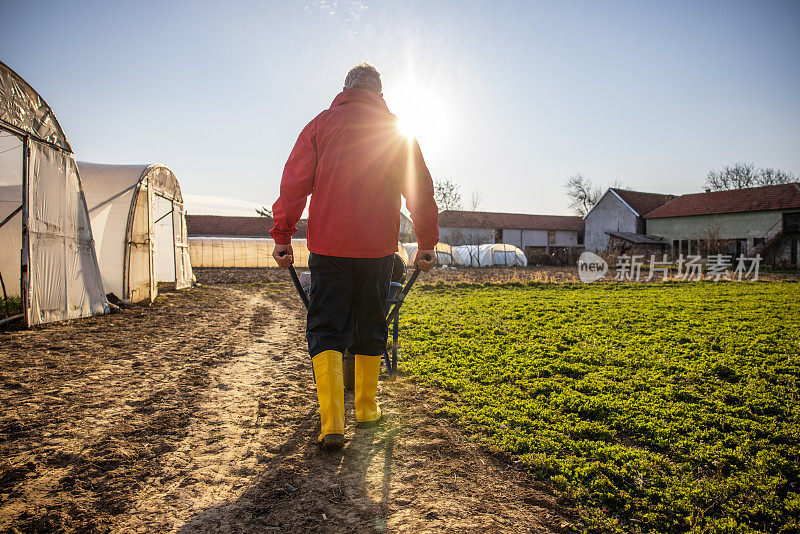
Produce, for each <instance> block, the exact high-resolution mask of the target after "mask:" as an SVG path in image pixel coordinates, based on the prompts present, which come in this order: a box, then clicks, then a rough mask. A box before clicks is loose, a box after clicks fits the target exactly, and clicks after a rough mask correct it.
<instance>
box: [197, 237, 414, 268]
mask: <svg viewBox="0 0 800 534" xmlns="http://www.w3.org/2000/svg"><path fill="white" fill-rule="evenodd" d="M397 248H398V254H400V257H401V258H403V261H405V262H406V265H408V259H407V257H408V255H407V254H405V250H402V249H403V246H402V245H401V244H400V243H398V247H397ZM274 249H275V242H274V241H273V240H272V239H269V238H257V237H210V236H209V237H190V238H189V252H190V257H191V261H192V265H193V266H194V267H277V266H278V264H277V263H275V260H274V259H273V257H272V251H273V250H274ZM292 252H293V253H294V266H295V267H296V268H306V267H308V256H309V251H308V245H307V243H306V240H305V239H292Z"/></svg>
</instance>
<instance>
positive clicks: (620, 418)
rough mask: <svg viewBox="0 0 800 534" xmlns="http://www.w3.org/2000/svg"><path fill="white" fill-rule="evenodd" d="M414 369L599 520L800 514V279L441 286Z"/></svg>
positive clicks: (713, 527)
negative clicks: (758, 281)
mask: <svg viewBox="0 0 800 534" xmlns="http://www.w3.org/2000/svg"><path fill="white" fill-rule="evenodd" d="M402 328H403V333H402V337H403V344H404V348H405V354H404V361H403V362H402V364H401V369H402V370H404V371H405V372H406V373H411V374H413V375H415V377H416V379H417V380H418V381H420V382H423V383H428V384H432V385H435V386H437V387H438V388H439V391H440V392H441V394H442V395H443V398H444V399H445V405H444V408H443V410H444V411H445V412H446V413H448V414H450V415H451V416H453V417H455V418H456V419H457V420H458V421H459V422H460V424H461V425H463V427H464V428H465V429H466V430H467V432H468V433H471V434H473V435H474V436H476V437H477V438H478V439H479V440H481V441H483V442H484V443H485V444H486V445H487V446H488V447H489V448H491V449H493V450H496V451H503V452H508V453H511V454H513V455H516V456H517V457H519V458H520V459H521V460H522V461H523V462H524V463H525V464H526V465H527V466H528V468H529V469H530V471H531V472H532V473H533V474H534V475H535V476H537V477H539V478H541V479H543V480H546V481H548V482H549V483H550V484H551V485H552V486H553V487H554V488H555V489H557V490H558V491H559V492H561V493H562V494H564V495H565V496H567V497H568V498H569V499H571V500H573V501H574V502H575V504H576V505H577V506H578V508H579V510H580V512H581V514H582V516H583V518H584V520H585V522H586V524H587V525H588V527H589V528H590V529H591V530H593V531H623V532H639V531H641V532H690V531H691V532H797V531H798V530H799V529H800V493H798V492H800V382H799V380H800V379H799V378H798V376H800V356H799V354H800V286H799V285H798V284H797V283H789V282H786V283H746V282H742V283H724V282H723V283H717V284H714V283H663V284H652V285H643V284H642V285H635V284H633V285H616V284H597V285H579V284H575V285H547V284H529V285H527V286H523V285H497V286H490V285H486V286H461V287H459V286H456V287H453V286H446V287H445V286H428V287H421V288H418V290H417V291H416V292H415V293H414V295H413V296H412V297H410V298H409V301H408V304H407V307H406V308H405V309H404V312H403V317H402Z"/></svg>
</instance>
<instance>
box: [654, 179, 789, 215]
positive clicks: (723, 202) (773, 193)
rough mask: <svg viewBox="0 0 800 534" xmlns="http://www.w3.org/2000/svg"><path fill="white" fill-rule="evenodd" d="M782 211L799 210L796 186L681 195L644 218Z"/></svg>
mask: <svg viewBox="0 0 800 534" xmlns="http://www.w3.org/2000/svg"><path fill="white" fill-rule="evenodd" d="M785 209H800V183H791V184H780V185H766V186H763V187H750V188H747V189H731V190H730V191H714V192H712V193H694V194H691V195H682V196H679V197H678V198H676V199H675V200H672V201H671V202H669V203H667V204H665V205H663V206H661V207H660V208H657V209H655V210H654V211H651V212H650V213H648V214H647V215H646V216H645V218H647V219H658V218H662V217H687V216H690V215H714V214H718V213H741V212H745V211H770V210H785Z"/></svg>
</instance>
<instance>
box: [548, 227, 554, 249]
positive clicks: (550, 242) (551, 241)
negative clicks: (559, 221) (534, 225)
mask: <svg viewBox="0 0 800 534" xmlns="http://www.w3.org/2000/svg"><path fill="white" fill-rule="evenodd" d="M547 244H548V245H549V246H551V247H554V246H555V245H556V231H555V230H548V231H547Z"/></svg>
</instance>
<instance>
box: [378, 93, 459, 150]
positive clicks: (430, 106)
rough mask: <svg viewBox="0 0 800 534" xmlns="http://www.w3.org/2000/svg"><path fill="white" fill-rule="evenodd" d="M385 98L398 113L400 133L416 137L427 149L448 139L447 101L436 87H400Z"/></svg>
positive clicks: (390, 107) (410, 137)
mask: <svg viewBox="0 0 800 534" xmlns="http://www.w3.org/2000/svg"><path fill="white" fill-rule="evenodd" d="M386 101H387V103H388V105H389V109H391V110H392V113H394V114H395V115H397V128H398V130H399V131H400V133H401V134H403V135H404V136H406V137H408V138H409V139H412V138H415V139H417V140H418V141H419V142H420V144H421V145H423V149H424V150H425V151H426V152H428V151H431V150H435V147H437V146H440V145H441V144H442V143H443V142H444V141H445V140H446V138H447V130H448V127H449V120H448V113H447V109H446V101H445V100H444V99H442V98H441V97H440V96H439V95H437V94H436V93H435V92H434V91H433V90H430V89H427V88H425V89H423V88H420V87H415V86H400V87H398V88H397V89H396V90H395V91H393V92H392V93H391V94H389V95H387V98H386Z"/></svg>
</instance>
